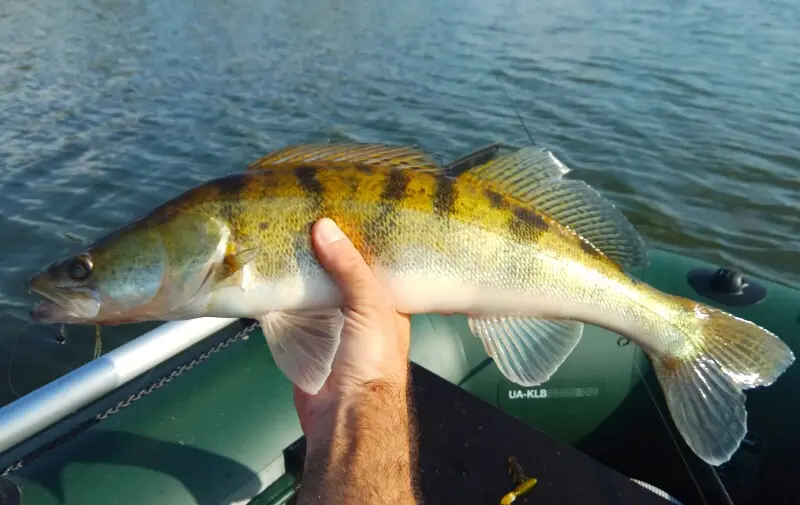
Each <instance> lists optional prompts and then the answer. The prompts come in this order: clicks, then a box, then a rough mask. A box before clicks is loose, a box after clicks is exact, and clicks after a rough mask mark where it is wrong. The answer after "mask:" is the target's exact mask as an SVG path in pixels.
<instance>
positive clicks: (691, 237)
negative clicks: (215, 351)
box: [0, 0, 800, 402]
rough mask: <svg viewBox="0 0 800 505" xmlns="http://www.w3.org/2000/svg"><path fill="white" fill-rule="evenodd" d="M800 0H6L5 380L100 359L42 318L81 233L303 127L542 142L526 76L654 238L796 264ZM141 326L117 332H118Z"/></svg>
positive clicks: (589, 174)
mask: <svg viewBox="0 0 800 505" xmlns="http://www.w3.org/2000/svg"><path fill="white" fill-rule="evenodd" d="M799 5H800V4H797V3H796V2H791V1H790V0H773V1H769V0H758V1H744V0H705V1H699V2H686V1H678V0H673V1H664V0H639V1H635V2H634V1H630V0H627V1H626V0H618V1H614V2H596V1H592V0H545V1H539V2H531V1H528V0H491V1H489V0H467V1H455V0H406V1H404V2H395V1H391V0H328V1H292V0H258V1H256V0H241V1H238V2H233V1H226V0H218V1H212V0H205V1H202V0H195V1H189V0H128V1H124V2H122V1H114V0H73V1H71V2H47V1H45V0H25V1H23V0H7V1H5V2H3V3H2V5H0V243H2V244H3V246H2V255H1V256H0V285H1V286H2V290H1V291H0V311H1V312H2V319H0V321H2V332H0V397H1V398H0V399H1V400H2V401H3V402H6V401H8V400H10V399H11V398H13V393H12V392H11V388H10V387H8V385H7V383H8V381H7V380H6V377H7V375H8V374H9V370H8V364H9V363H11V375H12V378H13V386H14V389H15V390H16V391H17V392H18V393H20V394H23V393H25V392H27V391H30V390H32V389H34V388H35V387H38V386H40V385H42V384H44V383H45V382H47V381H49V380H52V379H53V378H55V377H57V376H59V375H61V374H63V373H64V372H66V371H68V370H70V369H72V368H74V367H76V366H78V365H80V364H82V363H84V362H86V361H87V360H88V359H89V358H90V357H91V353H92V348H93V345H92V335H93V329H91V328H82V329H71V330H69V339H68V340H67V343H66V345H59V344H58V343H56V340H55V338H54V336H55V334H56V330H55V329H54V328H53V327H50V326H28V327H26V328H24V326H25V324H26V323H27V319H28V317H27V313H28V310H29V309H30V308H31V305H32V303H33V297H32V296H30V295H28V294H27V291H26V289H25V287H24V281H25V280H26V278H27V277H29V276H30V275H31V274H32V273H33V272H34V270H36V269H37V268H40V267H42V266H43V265H45V264H47V263H49V262H50V261H51V260H53V259H55V258H58V257H60V256H62V255H64V254H66V253H68V252H70V251H74V250H75V248H76V243H75V242H74V241H73V240H72V239H70V238H69V237H68V236H66V235H65V233H66V234H72V235H74V236H76V237H78V238H79V239H82V240H90V239H92V238H94V237H98V236H99V235H101V234H103V233H104V232H106V231H108V230H110V229H112V228H115V227H117V226H119V225H121V224H123V223H125V222H126V221H128V220H129V219H131V218H132V217H135V216H137V215H138V214H140V213H142V212H144V211H146V210H148V209H149V208H151V207H152V206H154V205H156V204H158V203H160V202H162V201H163V200H165V199H167V198H169V197H171V196H173V195H175V194H177V193H178V192H180V191H182V190H184V189H186V188H188V187H189V186H191V185H193V184H196V183H198V182H200V181H203V180H205V179H208V178H211V177H214V176H218V175H222V174H225V173H229V172H232V171H236V170H239V169H241V168H242V167H243V166H244V165H245V164H246V163H248V162H250V161H252V160H254V159H256V158H258V157H259V156H262V155H264V154H265V153H267V152H268V151H270V150H273V149H275V148H278V147H281V146H283V145H286V144H289V143H294V142H304V141H318V140H326V139H333V140H347V139H350V140H355V141H372V142H390V143H414V144H418V145H421V146H422V147H424V148H425V149H427V150H429V151H431V152H433V153H436V155H437V156H440V157H441V158H442V159H452V158H455V157H457V156H459V155H461V154H463V153H465V152H467V151H468V150H471V149H473V148H476V147H478V146H481V145H484V144H486V143H487V142H490V141H492V140H506V141H512V142H526V141H527V140H526V137H525V133H524V131H523V129H522V127H521V126H520V123H519V121H518V120H517V116H516V114H515V112H514V110H513V109H512V107H511V106H510V104H509V99H508V97H507V95H506V92H507V94H508V96H510V97H511V99H512V100H513V101H514V103H515V104H516V106H517V108H518V110H519V113H520V114H521V115H522V116H523V118H524V120H525V122H526V124H527V126H528V128H529V130H530V131H531V134H532V136H533V137H534V138H535V140H536V141H537V142H538V143H540V144H543V145H546V146H549V147H551V148H553V149H554V150H555V151H556V152H557V153H559V154H560V155H561V156H563V157H564V159H565V160H567V162H568V163H569V164H570V165H571V166H573V167H574V168H575V169H576V170H579V171H580V172H581V173H582V174H583V177H584V178H585V179H586V180H588V181H589V182H590V183H592V184H593V185H595V186H596V187H597V188H598V189H599V190H600V191H602V192H603V193H604V194H606V195H608V196H609V197H610V198H611V199H613V200H614V201H615V202H616V203H617V204H618V205H619V207H620V208H621V209H622V210H623V211H624V212H625V213H626V214H627V215H628V216H629V217H630V219H631V220H632V221H633V223H634V224H635V225H636V226H637V227H638V229H639V230H641V232H642V234H643V235H644V236H645V237H646V239H647V240H648V242H649V244H650V245H651V246H653V247H662V248H666V249H669V250H672V251H678V252H681V253H685V254H689V255H692V256H696V257H698V258H702V259H706V260H710V261H714V262H719V263H724V264H728V265H733V266H736V267H739V268H742V269H744V270H746V271H747V272H750V273H752V274H756V275H762V276H766V277H769V278H772V279H778V280H780V281H782V282H786V283H789V284H791V285H794V286H797V285H798V284H800V273H798V270H797V265H798V264H800V263H799V262H798V257H800V214H799V212H800V211H798V207H799V206H800V179H798V173H799V172H798V171H799V170H800V142H798V139H800V116H799V115H798V114H797V110H800V103H798V95H797V90H798V89H800V60H798V58H797V54H798V52H797V47H798V45H797V40H798V26H800V7H799ZM504 89H505V90H506V92H504V91H503V90H504ZM23 328H24V331H22V332H20V330H23ZM140 331H142V327H141V326H139V327H135V328H132V327H117V328H113V329H108V330H105V332H104V334H105V337H106V338H105V345H106V349H110V348H113V347H115V346H117V345H120V344H121V343H123V342H124V341H125V340H126V339H127V338H130V337H131V336H133V335H135V334H137V333H138V332H140ZM18 336H19V338H16V337H18ZM12 349H13V352H14V355H13V360H10V359H9V358H10V355H11V352H12Z"/></svg>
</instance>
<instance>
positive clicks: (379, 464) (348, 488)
mask: <svg viewBox="0 0 800 505" xmlns="http://www.w3.org/2000/svg"><path fill="white" fill-rule="evenodd" d="M329 417H330V421H329V422H326V423H321V424H320V425H319V426H318V427H317V429H315V431H314V433H313V434H309V438H308V439H307V458H306V464H305V471H304V475H303V482H302V487H301V491H300V499H299V502H298V503H299V505H311V504H319V503H324V504H337V505H338V504H349V503H370V504H375V505H409V504H415V503H417V500H416V488H415V480H416V479H415V474H414V472H415V467H416V447H415V446H414V442H413V441H415V440H416V437H415V436H414V435H415V430H414V419H413V413H412V412H411V409H410V402H409V396H408V390H407V385H405V382H403V385H400V384H391V383H388V382H380V381H371V382H369V383H368V384H366V385H365V386H364V391H363V393H362V394H359V395H357V396H356V397H355V398H351V399H349V400H347V401H343V402H342V403H341V404H339V405H336V406H334V407H332V410H331V413H330V416H329Z"/></svg>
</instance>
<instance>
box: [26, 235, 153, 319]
mask: <svg viewBox="0 0 800 505" xmlns="http://www.w3.org/2000/svg"><path fill="white" fill-rule="evenodd" d="M166 268H167V257H166V255H165V253H164V247H163V240H162V238H161V236H160V233H158V230H157V229H153V228H149V227H132V228H128V229H123V230H121V231H119V232H117V233H114V234H112V235H111V236H108V237H105V238H104V239H101V240H100V241H98V242H97V243H95V244H93V245H92V246H90V247H88V248H87V249H85V250H83V251H81V252H80V253H78V254H75V255H71V256H69V257H66V258H63V259H59V260H58V261H55V262H54V263H52V264H50V265H49V266H48V267H47V268H45V269H44V270H42V271H40V272H38V273H37V274H35V275H34V276H33V277H31V278H30V279H29V280H28V282H27V287H28V290H29V291H31V292H33V293H36V294H38V295H41V296H43V297H44V298H45V300H44V301H41V302H40V303H39V304H38V305H36V307H35V308H34V309H33V310H32V311H31V318H32V319H33V320H34V321H37V322H49V323H88V324H106V323H108V322H110V323H111V324H114V322H116V321H123V320H125V321H127V320H137V319H147V318H148V317H147V314H148V313H149V312H151V311H152V310H151V309H152V307H151V309H150V310H146V309H147V307H148V306H151V305H152V303H153V302H154V301H155V300H156V299H157V298H158V294H159V291H160V290H161V285H162V282H163V278H164V275H165V272H166Z"/></svg>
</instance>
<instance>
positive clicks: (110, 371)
mask: <svg viewBox="0 0 800 505" xmlns="http://www.w3.org/2000/svg"><path fill="white" fill-rule="evenodd" d="M236 321H237V319H235V318H234V319H228V318H214V317H203V318H198V319H190V320H187V321H173V322H168V323H165V324H163V325H161V326H159V327H157V328H155V329H153V330H151V331H149V332H147V333H145V334H143V335H141V336H139V337H137V338H135V339H133V340H131V341H130V342H128V343H126V344H124V345H122V346H120V347H118V348H117V349H114V350H113V351H111V352H109V353H108V354H105V355H103V356H100V357H99V358H97V359H95V360H93V361H90V362H89V363H86V364H85V365H83V366H81V367H79V368H77V369H75V370H73V371H71V372H70V373H68V374H65V375H63V376H61V377H59V378H58V379H56V380H54V381H52V382H49V383H47V384H45V385H44V386H42V387H40V388H39V389H36V390H34V391H31V392H30V393H28V394H27V395H25V396H23V397H22V398H19V399H18V400H16V401H14V402H12V403H10V404H8V405H6V406H5V407H3V408H2V409H0V452H4V451H7V450H8V449H10V448H12V447H14V446H15V445H17V444H19V443H20V442H23V441H25V440H26V439H28V438H30V437H31V436H33V435H35V434H37V433H39V432H40V431H42V430H43V429H45V428H47V427H49V426H51V425H53V424H55V423H57V422H58V421H59V420H61V419H63V418H64V417H66V416H68V415H69V414H72V413H73V412H76V411H77V410H79V409H81V408H83V407H85V406H86V405H88V404H90V403H91V402H93V401H95V400H97V399H98V398H100V397H102V396H103V395H105V394H107V393H110V392H111V391H113V390H114V389H116V388H118V387H120V386H122V385H124V384H126V383H127V382H129V381H131V380H132V379H134V378H136V377H137V376H139V375H140V374H142V373H144V372H146V371H148V370H150V369H151V368H154V367H156V366H158V365H159V364H161V363H163V362H164V361H166V360H168V359H170V358H172V357H173V356H175V355H177V354H179V353H180V352H182V351H184V350H186V349H188V348H189V347H191V346H192V345H194V344H196V343H197V342H199V341H201V340H203V339H204V338H206V337H208V336H210V335H212V334H214V333H216V332H217V331H219V330H221V329H223V328H225V327H226V326H229V325H230V324H232V323H234V322H236Z"/></svg>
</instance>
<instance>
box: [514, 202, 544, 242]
mask: <svg viewBox="0 0 800 505" xmlns="http://www.w3.org/2000/svg"><path fill="white" fill-rule="evenodd" d="M508 229H509V231H510V232H511V234H512V235H513V236H514V237H515V238H516V239H517V240H519V241H522V242H535V241H536V240H537V239H538V237H539V235H541V234H542V233H544V231H545V230H547V222H546V221H545V219H544V216H542V215H541V214H539V213H537V212H535V211H533V210H529V209H525V208H522V207H516V208H514V209H512V211H511V218H510V219H509V220H508Z"/></svg>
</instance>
